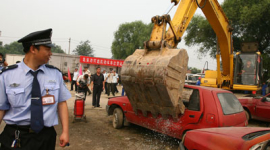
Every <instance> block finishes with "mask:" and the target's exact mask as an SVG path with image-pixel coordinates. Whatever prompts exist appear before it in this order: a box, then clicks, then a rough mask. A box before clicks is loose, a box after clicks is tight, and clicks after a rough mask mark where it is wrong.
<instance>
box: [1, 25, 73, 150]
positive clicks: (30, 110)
mask: <svg viewBox="0 0 270 150" xmlns="http://www.w3.org/2000/svg"><path fill="white" fill-rule="evenodd" d="M51 35H52V29H47V30H42V31H37V32H33V33H30V34H29V35H27V36H25V37H23V38H21V39H20V40H18V42H21V43H22V45H23V47H24V52H25V53H26V56H25V57H28V56H30V55H31V53H28V52H29V50H30V48H34V50H36V49H37V50H39V48H40V47H39V46H41V45H42V46H45V47H53V44H52V41H51ZM28 58H29V57H28ZM47 91H48V95H53V96H54V98H55V103H52V102H48V103H46V102H44V104H48V105H42V96H45V95H47ZM0 95H1V98H0V110H2V111H3V110H5V115H4V117H3V120H4V121H5V122H6V124H7V125H6V126H5V128H4V130H3V132H2V133H1V135H0V149H3V150H10V149H14V148H15V149H17V148H18V149H20V150H28V149H39V150H54V149H55V143H56V132H55V129H54V127H53V126H55V125H57V124H58V113H57V109H58V103H60V102H64V101H66V100H68V99H69V98H71V94H70V92H69V90H68V89H67V88H66V85H65V83H64V81H63V77H62V73H61V72H60V71H59V70H58V69H57V68H55V67H53V66H51V65H47V64H43V65H40V66H39V68H38V69H37V70H33V69H31V68H30V67H28V66H27V65H26V64H25V63H24V61H22V62H20V63H17V64H15V65H12V66H8V67H5V68H4V69H3V70H0ZM46 98H47V99H48V98H49V99H52V96H46Z"/></svg>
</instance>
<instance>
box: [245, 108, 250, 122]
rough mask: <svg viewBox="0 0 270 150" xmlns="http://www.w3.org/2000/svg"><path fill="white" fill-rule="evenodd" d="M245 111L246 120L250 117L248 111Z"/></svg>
mask: <svg viewBox="0 0 270 150" xmlns="http://www.w3.org/2000/svg"><path fill="white" fill-rule="evenodd" d="M245 113H246V117H247V121H249V119H250V117H249V113H248V111H247V110H245Z"/></svg>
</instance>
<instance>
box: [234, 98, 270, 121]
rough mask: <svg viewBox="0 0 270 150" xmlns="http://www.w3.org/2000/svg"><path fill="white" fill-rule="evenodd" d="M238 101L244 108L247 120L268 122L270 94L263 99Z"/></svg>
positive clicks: (269, 117)
mask: <svg viewBox="0 0 270 150" xmlns="http://www.w3.org/2000/svg"><path fill="white" fill-rule="evenodd" d="M239 101H240V103H241V104H242V106H243V107H244V110H245V112H246V115H247V119H256V120H261V121H267V122H270V94H268V95H266V96H264V97H242V98H239Z"/></svg>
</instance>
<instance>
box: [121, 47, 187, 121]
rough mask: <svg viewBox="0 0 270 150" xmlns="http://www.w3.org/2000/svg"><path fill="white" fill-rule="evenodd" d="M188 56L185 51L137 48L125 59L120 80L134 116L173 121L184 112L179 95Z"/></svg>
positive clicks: (183, 81) (180, 94)
mask: <svg viewBox="0 0 270 150" xmlns="http://www.w3.org/2000/svg"><path fill="white" fill-rule="evenodd" d="M187 63H188V54H187V52H186V50H185V49H168V48H167V47H165V48H162V49H161V50H146V49H137V50H136V51H135V52H134V53H133V54H132V55H130V56H129V57H128V58H126V59H125V61H124V64H123V66H122V71H121V81H122V83H123V86H124V88H125V91H126V93H127V96H128V98H129V101H130V103H131V105H132V107H133V109H134V112H135V113H136V114H137V111H138V110H140V111H142V113H143V115H144V116H145V117H146V116H147V115H148V113H151V114H152V116H153V117H157V116H158V115H159V114H161V115H162V117H163V118H167V117H168V116H172V117H173V118H175V119H176V118H177V117H178V116H179V115H180V114H183V113H184V111H185V106H184V104H183V102H182V97H181V96H182V92H183V89H184V84H185V76H186V71H187Z"/></svg>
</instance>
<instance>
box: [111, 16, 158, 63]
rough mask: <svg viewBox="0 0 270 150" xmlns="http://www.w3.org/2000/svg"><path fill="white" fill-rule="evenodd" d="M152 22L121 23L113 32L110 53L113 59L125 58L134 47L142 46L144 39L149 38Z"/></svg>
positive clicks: (131, 52) (139, 47)
mask: <svg viewBox="0 0 270 150" xmlns="http://www.w3.org/2000/svg"><path fill="white" fill-rule="evenodd" d="M152 28H153V24H151V23H150V24H145V23H143V22H142V21H134V22H131V23H124V24H121V25H120V26H119V28H118V30H117V31H116V32H115V33H114V40H113V43H112V47H111V49H112V54H113V58H115V59H125V58H126V57H128V56H129V55H131V54H133V52H134V51H135V50H136V49H141V48H143V43H144V41H147V40H149V38H150V34H151V31H152Z"/></svg>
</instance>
